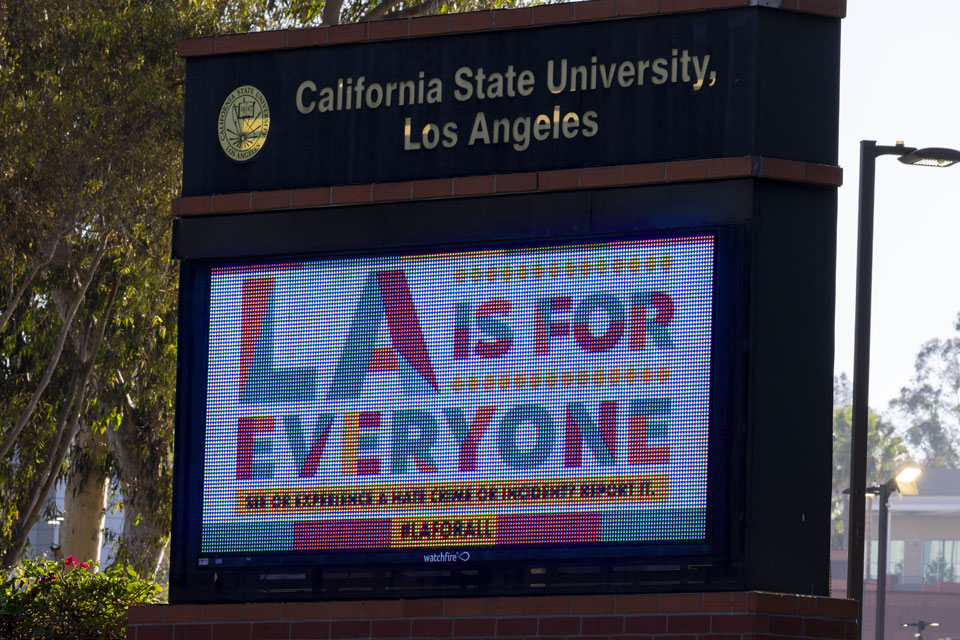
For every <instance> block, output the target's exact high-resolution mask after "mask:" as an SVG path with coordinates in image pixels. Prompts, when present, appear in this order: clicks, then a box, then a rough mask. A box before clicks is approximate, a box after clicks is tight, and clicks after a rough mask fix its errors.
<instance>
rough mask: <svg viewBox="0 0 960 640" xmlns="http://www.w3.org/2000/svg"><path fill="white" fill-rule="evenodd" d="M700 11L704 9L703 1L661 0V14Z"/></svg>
mask: <svg viewBox="0 0 960 640" xmlns="http://www.w3.org/2000/svg"><path fill="white" fill-rule="evenodd" d="M700 9H703V0H660V13H679V12H681V11H699V10H700Z"/></svg>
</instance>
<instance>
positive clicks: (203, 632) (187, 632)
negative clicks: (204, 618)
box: [173, 624, 213, 640]
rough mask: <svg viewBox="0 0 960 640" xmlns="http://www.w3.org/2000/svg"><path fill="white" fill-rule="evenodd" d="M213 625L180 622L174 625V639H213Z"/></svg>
mask: <svg viewBox="0 0 960 640" xmlns="http://www.w3.org/2000/svg"><path fill="white" fill-rule="evenodd" d="M211 638H213V625H210V624H178V625H174V627H173V640H211Z"/></svg>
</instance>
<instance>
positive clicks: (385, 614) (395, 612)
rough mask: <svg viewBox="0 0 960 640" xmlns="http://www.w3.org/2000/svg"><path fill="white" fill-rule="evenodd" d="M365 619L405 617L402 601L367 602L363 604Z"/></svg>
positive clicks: (362, 609)
mask: <svg viewBox="0 0 960 640" xmlns="http://www.w3.org/2000/svg"><path fill="white" fill-rule="evenodd" d="M361 611H362V612H363V617H364V618H399V617H401V616H402V615H403V601H402V600H367V601H365V602H363V603H361Z"/></svg>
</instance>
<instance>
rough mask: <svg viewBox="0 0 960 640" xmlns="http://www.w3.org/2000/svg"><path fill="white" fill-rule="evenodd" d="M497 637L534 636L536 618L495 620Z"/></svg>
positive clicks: (535, 632)
mask: <svg viewBox="0 0 960 640" xmlns="http://www.w3.org/2000/svg"><path fill="white" fill-rule="evenodd" d="M497 635H498V636H535V635H537V619H536V618H500V619H499V620H497Z"/></svg>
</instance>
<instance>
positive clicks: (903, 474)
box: [894, 466, 923, 496]
mask: <svg viewBox="0 0 960 640" xmlns="http://www.w3.org/2000/svg"><path fill="white" fill-rule="evenodd" d="M921 473H923V469H921V468H920V467H914V466H909V467H904V468H903V469H901V470H900V472H899V473H898V474H897V475H896V476H895V477H894V481H895V482H896V483H897V490H898V491H899V492H900V493H901V494H903V495H905V496H915V495H917V493H918V492H917V478H919V477H920V474H921Z"/></svg>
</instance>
